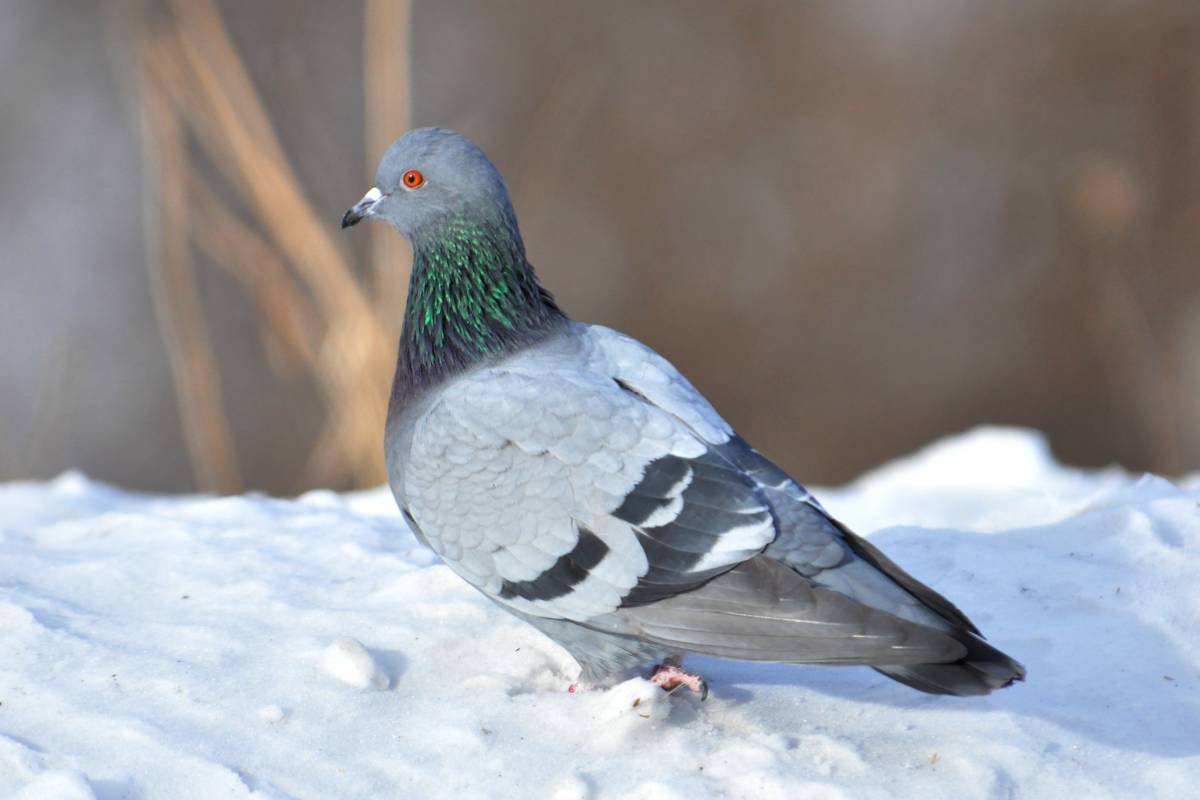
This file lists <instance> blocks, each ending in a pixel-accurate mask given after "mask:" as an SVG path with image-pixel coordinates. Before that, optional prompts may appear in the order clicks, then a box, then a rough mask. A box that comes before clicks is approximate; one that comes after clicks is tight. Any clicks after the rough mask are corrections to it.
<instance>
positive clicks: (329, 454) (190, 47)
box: [143, 0, 408, 487]
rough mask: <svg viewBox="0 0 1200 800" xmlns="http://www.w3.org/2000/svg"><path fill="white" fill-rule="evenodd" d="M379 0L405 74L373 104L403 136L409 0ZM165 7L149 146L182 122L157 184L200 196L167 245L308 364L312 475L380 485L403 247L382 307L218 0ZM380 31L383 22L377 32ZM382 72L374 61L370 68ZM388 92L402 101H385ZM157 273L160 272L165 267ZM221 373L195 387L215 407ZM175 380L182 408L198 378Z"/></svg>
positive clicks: (201, 346)
mask: <svg viewBox="0 0 1200 800" xmlns="http://www.w3.org/2000/svg"><path fill="white" fill-rule="evenodd" d="M371 5H372V6H374V9H373V10H370V9H369V11H368V13H369V15H372V14H373V17H371V18H372V19H374V20H375V24H374V25H368V28H367V31H368V32H367V38H369V39H370V40H371V41H370V42H369V43H368V42H365V43H364V47H365V48H370V49H371V50H372V52H374V53H376V55H377V56H378V57H379V58H380V59H382V60H383V62H384V69H385V70H386V71H388V72H394V73H395V75H394V76H392V77H390V78H386V79H380V80H373V81H372V82H371V83H370V87H369V88H368V92H369V97H368V106H369V107H372V108H374V106H375V105H376V104H382V105H380V107H379V108H378V109H376V110H375V111H373V112H372V113H371V115H370V116H371V119H372V120H373V122H372V126H373V127H375V129H377V130H382V129H383V128H384V127H385V126H389V125H394V126H396V127H392V128H391V132H390V135H394V134H395V131H396V130H397V129H398V128H399V127H403V126H404V124H405V119H406V117H407V95H406V92H405V91H404V89H403V86H401V87H400V88H397V82H399V83H400V84H403V85H406V83H407V72H406V69H405V67H404V63H405V62H404V58H405V54H406V50H407V46H406V41H405V32H406V30H407V15H408V6H407V3H402V4H392V3H387V2H381V3H372V4H371ZM168 6H169V8H170V9H171V12H172V18H173V25H170V26H167V27H165V28H164V29H163V30H161V31H159V32H158V33H157V34H156V35H155V36H154V37H153V38H147V39H146V40H145V41H144V59H145V63H146V64H147V68H146V73H147V75H148V76H150V77H149V81H148V83H150V84H152V85H153V96H152V97H151V93H150V92H147V93H146V96H145V97H144V98H143V102H147V100H146V98H147V97H149V98H150V102H154V103H157V104H158V109H157V111H156V112H155V113H156V115H158V116H161V117H163V118H164V119H166V120H168V121H167V122H163V123H162V124H161V125H159V126H158V127H155V128H153V129H148V134H147V142H148V143H149V142H151V141H153V142H154V143H155V144H156V145H157V146H159V147H161V146H162V145H161V143H160V142H159V139H160V138H161V136H163V135H166V134H165V133H164V131H170V130H174V131H176V132H177V134H178V135H177V139H178V147H179V151H180V153H182V155H183V161H182V162H181V164H182V166H181V167H180V170H179V172H180V174H179V175H176V176H174V177H173V183H172V185H171V186H170V187H167V186H164V185H162V182H160V183H159V184H156V186H155V189H156V190H157V192H158V193H159V196H160V198H161V197H162V196H163V194H164V193H165V192H168V191H170V192H174V193H175V194H176V197H175V200H176V201H177V202H178V203H180V204H187V203H189V202H190V203H191V205H192V208H191V210H190V211H189V212H188V213H181V214H179V216H178V218H172V219H171V220H164V221H167V222H170V224H171V225H172V226H174V227H172V229H171V234H170V235H171V237H173V238H172V239H171V241H172V242H173V243H174V245H175V247H176V250H178V249H179V248H182V250H184V251H186V250H187V245H188V240H187V239H186V238H185V239H183V240H182V244H180V241H181V240H180V230H182V231H184V232H185V235H186V236H187V237H190V241H191V242H192V243H194V244H195V245H196V246H198V247H200V248H201V249H202V250H203V251H204V252H205V253H206V254H207V255H209V256H210V257H211V258H212V259H213V260H214V261H215V262H217V263H218V264H219V265H220V266H221V267H222V268H223V269H226V270H227V271H229V272H230V273H231V274H232V275H233V276H234V277H235V279H237V280H238V281H239V282H240V283H241V284H242V285H243V286H244V287H245V288H246V290H247V292H248V293H249V294H251V295H252V296H253V298H254V299H255V302H256V304H257V305H258V308H259V309H260V313H261V314H262V317H263V330H264V335H265V336H266V338H267V341H268V344H270V343H271V342H272V341H275V342H277V343H278V345H280V346H281V347H277V348H276V349H277V350H280V352H282V353H283V354H285V355H286V358H285V361H286V363H287V364H290V365H296V364H298V365H300V366H301V367H303V368H304V369H306V370H307V371H308V372H309V373H310V374H311V376H312V378H313V380H314V381H315V382H316V384H317V386H318V387H319V388H320V390H321V393H322V396H323V398H324V400H325V404H326V408H327V416H326V422H325V426H324V429H323V430H322V432H321V434H320V436H319V437H318V439H317V442H316V445H315V446H314V448H313V451H312V453H311V454H310V457H309V460H308V463H307V465H306V467H305V470H304V474H303V476H302V481H304V482H305V483H306V484H311V483H320V484H330V483H342V482H344V481H345V479H346V478H347V477H349V478H350V479H351V480H352V482H353V483H354V484H356V485H360V486H361V485H373V484H377V483H378V482H380V481H381V480H382V478H383V476H384V470H383V461H382V452H381V448H380V446H379V440H380V431H381V430H382V427H383V418H384V414H385V411H386V401H387V389H388V379H389V377H390V372H391V367H392V365H393V358H394V355H393V354H394V342H395V336H394V334H393V333H392V332H391V331H392V329H391V320H392V319H393V318H394V317H398V313H397V309H398V308H399V304H400V303H402V292H403V282H404V280H405V277H406V276H405V274H404V272H403V271H396V270H395V262H396V260H398V259H395V254H391V253H379V254H378V255H379V256H380V257H383V258H387V259H389V261H390V263H389V264H388V265H387V266H389V267H391V269H390V270H389V269H384V268H383V267H381V266H378V265H377V268H376V276H377V277H376V280H375V283H376V287H375V289H376V296H377V298H378V302H375V303H372V302H371V301H370V299H369V298H368V295H367V293H366V292H364V290H363V289H362V287H360V286H359V284H358V282H357V281H356V279H355V276H354V272H353V270H352V269H351V267H350V263H349V260H348V259H347V258H346V256H345V254H344V253H343V252H342V250H341V249H340V248H339V247H338V246H337V245H336V244H335V242H334V240H333V239H332V237H331V232H332V231H333V229H334V228H333V226H332V225H331V224H327V221H325V220H322V219H321V218H319V217H318V216H317V214H316V213H315V211H314V210H313V208H312V206H311V204H310V203H309V202H308V200H307V198H306V197H305V195H304V192H303V190H302V188H301V186H300V183H299V180H298V179H297V177H296V174H295V172H294V170H293V169H292V167H291V165H290V163H289V162H288V160H287V158H286V156H285V154H284V153H283V150H282V147H281V146H280V144H279V140H278V138H277V136H276V135H275V132H274V129H273V127H272V126H271V123H270V119H269V118H268V116H267V114H266V111H265V109H264V107H263V104H262V102H261V100H260V98H259V97H258V95H257V93H256V92H255V90H254V87H253V84H252V83H251V81H250V79H249V77H248V75H247V73H246V70H245V68H244V66H243V64H242V62H241V59H240V58H239V56H238V54H237V51H236V50H235V48H234V47H233V44H232V41H231V40H230V38H229V35H228V32H227V31H226V30H225V27H224V25H223V23H222V21H221V18H220V16H219V13H218V12H217V9H216V7H215V6H214V4H213V3H212V2H211V0H168ZM376 26H379V27H383V28H386V30H382V31H376V30H375V28H376ZM378 68H379V65H378V64H376V65H375V66H374V67H373V71H374V70H377V69H378ZM389 92H391V93H394V97H391V96H389V97H386V98H385V95H388V93H389ZM186 133H191V134H192V135H193V136H194V137H195V141H196V142H197V143H198V144H199V145H200V147H201V148H202V149H203V150H204V151H205V153H206V155H207V156H208V157H209V158H210V159H211V161H212V163H214V164H215V165H216V166H217V168H218V171H219V172H220V173H221V174H222V176H223V178H224V179H225V180H227V181H228V183H229V185H230V186H231V187H233V188H234V189H235V191H236V192H237V193H238V195H239V197H240V199H241V200H242V202H244V203H245V205H246V207H247V208H249V209H250V211H251V212H252V217H253V220H254V223H255V224H254V225H251V224H248V223H246V222H244V221H242V219H241V217H240V215H239V214H237V213H233V212H231V211H230V210H229V209H228V208H226V207H225V205H224V204H223V202H222V201H221V200H220V199H219V198H218V196H217V194H216V193H215V192H213V191H212V190H211V189H209V188H208V187H207V186H206V185H205V183H204V179H203V177H202V176H201V175H200V174H199V173H198V172H196V171H195V170H192V169H191V168H190V167H189V165H188V163H187V160H186V149H185V141H186ZM180 208H186V205H180ZM155 224H161V223H159V222H155ZM150 227H151V226H150V225H149V224H148V229H149V228H150ZM260 230H261V233H260ZM173 252H175V251H173ZM184 257H185V258H187V256H186V255H185V256H184ZM401 263H403V262H401ZM159 269H160V271H161V269H162V267H161V266H160V268H159ZM385 275H386V276H387V277H386V278H384V277H382V276H385ZM397 275H398V277H397ZM155 279H156V280H159V281H161V280H163V278H162V276H155ZM397 280H398V281H399V282H400V283H399V285H398V286H397V285H396V281H397ZM309 298H311V301H310V299H309ZM183 303H184V301H182V300H180V299H179V298H178V297H176V296H174V295H171V296H170V297H168V298H167V299H166V300H164V309H163V314H164V315H166V316H168V317H170V316H172V315H176V314H188V311H187V310H186V309H185V308H184V305H183ZM192 305H193V306H195V303H194V293H193V296H192ZM192 311H193V312H194V314H192V315H191V316H189V322H188V324H189V326H192V325H194V323H195V320H196V319H199V320H200V325H201V326H202V325H203V321H202V319H201V318H200V317H199V308H198V307H194V308H193V309H192ZM191 317H195V319H192V318H191ZM384 319H387V320H388V323H385V322H384V321H383V320H384ZM172 324H173V323H172ZM167 327H169V325H165V326H164V335H165V336H174V337H176V338H178V337H179V336H184V337H185V338H188V339H189V341H192V343H193V345H192V346H193V348H194V349H196V350H198V351H203V352H204V353H205V354H207V355H206V356H205V357H203V358H199V359H198V360H197V363H203V362H205V360H206V359H207V361H209V362H212V361H213V359H212V354H211V348H209V347H208V345H207V340H206V338H205V337H198V338H195V339H194V340H193V339H192V338H191V334H190V333H189V332H186V331H184V332H180V331H175V330H174V329H172V331H174V332H173V333H172V332H168V331H167V330H166V328H167ZM189 330H191V328H189ZM268 352H270V348H268ZM211 373H212V374H211V375H210V376H208V377H207V378H205V380H208V384H207V386H206V388H205V389H204V390H203V391H202V393H201V394H200V395H199V396H200V397H202V398H210V399H211V398H212V397H213V396H214V392H216V395H215V396H216V398H217V400H218V402H219V391H218V390H217V389H215V388H214V387H218V386H219V382H218V381H217V379H216V372H215V362H214V366H213V369H212V370H211ZM176 388H177V391H178V393H179V394H180V398H181V399H180V402H181V404H184V403H192V402H194V401H192V400H191V399H190V398H191V397H192V396H193V394H194V393H195V392H196V390H197V387H196V386H195V385H194V380H192V381H191V382H186V383H185V381H184V380H183V379H182V378H181V377H178V376H177V378H176ZM217 407H218V408H219V405H218V406H217ZM189 447H192V439H191V438H189ZM193 457H194V458H195V459H197V460H198V461H203V462H205V466H204V468H203V470H201V469H197V475H198V478H200V476H201V472H203V474H204V475H205V476H206V477H204V478H200V479H201V482H202V483H203V484H204V485H205V486H206V487H213V486H214V485H213V484H212V483H211V482H210V481H209V480H208V477H207V476H209V473H210V472H211V471H212V468H211V465H210V464H209V455H208V454H207V451H204V450H203V449H199V450H197V449H193Z"/></svg>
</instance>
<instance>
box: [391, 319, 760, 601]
mask: <svg viewBox="0 0 1200 800" xmlns="http://www.w3.org/2000/svg"><path fill="white" fill-rule="evenodd" d="M731 433H732V432H731V431H730V429H729V427H728V425H726V424H725V422H724V421H723V420H721V418H720V417H719V416H718V415H717V414H716V412H715V411H714V410H713V409H712V407H711V406H710V405H709V404H708V403H707V402H706V401H705V400H704V399H703V398H702V397H701V396H700V395H699V393H698V392H696V390H695V389H694V388H692V386H691V385H690V384H689V383H688V382H687V381H686V380H685V379H684V378H682V376H680V375H679V373H678V372H676V371H675V369H674V368H673V367H671V366H670V364H668V363H667V362H666V361H665V360H664V359H662V358H661V357H660V356H658V355H656V354H655V353H653V351H651V350H649V349H648V348H646V347H645V346H644V345H642V344H640V343H638V342H636V341H634V340H632V339H630V338H628V337H625V336H623V335H621V334H618V333H615V332H613V331H611V330H608V329H606V328H602V327H598V326H583V325H572V326H570V327H569V328H567V329H566V330H565V331H564V332H563V333H562V334H560V335H557V336H555V337H552V338H551V339H549V340H547V341H546V342H543V343H542V344H539V345H537V346H534V347H531V348H529V349H527V350H523V351H521V352H519V353H516V354H514V355H511V356H509V357H507V358H504V359H502V360H500V361H498V362H495V363H493V364H490V365H487V366H482V367H480V368H478V369H475V370H473V371H470V372H467V373H464V374H462V375H461V376H459V377H457V378H455V379H453V380H451V381H449V382H448V383H446V384H445V385H444V386H443V387H442V388H441V389H440V394H439V396H438V397H437V399H436V400H434V401H433V402H432V403H431V404H430V405H429V406H428V410H427V411H425V413H423V414H422V415H421V416H420V418H419V419H417V420H416V421H415V425H414V428H413V431H412V440H411V446H410V451H409V456H408V459H407V465H406V469H405V471H404V486H403V492H402V494H403V496H404V502H405V504H406V512H407V513H408V514H409V515H410V517H411V518H412V519H413V520H414V522H415V523H416V525H417V526H419V528H420V530H421V533H422V534H423V536H424V537H425V538H426V539H427V540H428V542H429V544H430V546H431V547H433V549H434V550H436V551H437V552H438V553H439V555H441V556H442V558H443V559H444V560H445V561H446V563H447V564H449V565H450V566H451V568H452V569H454V570H455V571H456V572H457V573H458V574H460V575H461V576H462V577H464V578H465V579H466V580H467V581H469V582H470V583H472V584H473V585H475V586H476V587H478V588H479V589H481V590H482V591H484V592H485V593H487V594H488V595H490V596H492V597H493V598H495V599H497V600H499V601H500V602H502V603H505V604H507V605H509V606H511V607H512V608H514V609H516V610H518V611H522V612H525V613H527V614H532V615H534V616H541V617H551V618H562V619H570V620H574V621H579V622H582V621H586V620H588V619H591V618H594V617H597V616H600V615H603V614H606V613H609V612H612V611H615V610H616V609H618V608H621V607H623V606H625V607H628V606H633V605H640V604H644V603H649V602H653V601H655V600H660V599H663V598H666V597H670V596H673V595H674V594H677V593H679V592H682V591H687V590H689V589H692V588H695V587H696V586H699V585H701V584H703V583H704V582H706V581H708V580H710V579H711V578H712V577H714V576H716V575H719V574H721V573H722V572H725V571H727V570H729V569H731V568H732V567H733V566H735V565H737V564H738V563H740V562H742V561H744V560H746V559H747V558H750V557H752V556H753V555H754V554H755V553H757V552H759V551H761V550H762V549H763V548H764V547H765V546H766V545H767V544H769V543H770V542H771V541H772V540H773V539H774V536H775V527H774V522H773V519H772V516H771V512H770V510H769V508H768V505H767V502H766V500H765V499H764V498H763V497H762V495H761V493H760V491H759V489H758V487H757V486H756V485H755V483H754V482H753V481H751V480H750V479H748V478H747V477H746V476H745V475H743V474H742V473H741V472H740V471H739V470H738V469H736V468H734V467H732V466H731V465H729V464H728V463H726V462H725V461H724V460H723V459H722V458H721V457H719V456H718V455H717V453H716V450H715V448H718V447H719V446H720V445H721V444H723V443H724V442H726V441H728V440H729V438H730V436H731Z"/></svg>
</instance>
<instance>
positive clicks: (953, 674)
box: [875, 631, 1025, 697]
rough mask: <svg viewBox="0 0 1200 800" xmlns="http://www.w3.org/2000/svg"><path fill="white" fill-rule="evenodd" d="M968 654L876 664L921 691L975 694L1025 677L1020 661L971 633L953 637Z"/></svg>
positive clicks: (981, 693) (983, 693)
mask: <svg viewBox="0 0 1200 800" xmlns="http://www.w3.org/2000/svg"><path fill="white" fill-rule="evenodd" d="M956 638H957V639H958V640H959V641H960V642H962V643H963V644H964V645H966V648H967V654H966V655H965V656H963V657H962V658H960V659H959V660H958V661H951V662H948V663H944V664H897V665H889V666H879V667H875V669H876V670H877V671H878V672H881V673H883V674H884V675H886V676H887V677H889V678H891V679H892V680H894V681H899V682H900V683H903V684H904V685H905V686H909V687H911V688H913V689H916V690H918V691H921V692H928V693H929V694H949V695H956V696H958V697H977V696H980V695H985V694H989V693H990V692H992V691H993V690H995V689H1003V688H1005V687H1008V686H1011V685H1012V684H1013V682H1014V681H1023V680H1025V667H1024V666H1022V665H1021V663H1020V662H1018V661H1016V660H1015V659H1013V658H1010V657H1009V656H1008V655H1006V654H1004V653H1002V652H1001V651H1000V650H997V649H996V648H995V647H992V646H991V645H990V644H988V643H987V642H985V641H983V639H981V638H979V637H977V636H975V635H974V634H971V633H967V632H965V631H964V632H963V633H962V634H961V635H959V636H957V637H956Z"/></svg>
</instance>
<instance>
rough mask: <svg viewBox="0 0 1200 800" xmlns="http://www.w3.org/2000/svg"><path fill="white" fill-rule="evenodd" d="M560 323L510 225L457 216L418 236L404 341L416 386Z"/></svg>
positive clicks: (407, 365) (407, 364)
mask: <svg viewBox="0 0 1200 800" xmlns="http://www.w3.org/2000/svg"><path fill="white" fill-rule="evenodd" d="M562 319H563V316H562V312H560V311H559V310H558V307H557V306H556V305H555V304H554V300H553V299H552V298H551V296H550V295H549V294H548V293H547V292H546V291H545V290H543V289H542V287H541V286H540V285H539V284H538V281H537V277H536V276H535V275H534V272H533V268H532V267H531V266H530V264H529V262H528V261H527V260H526V259H525V248H524V245H523V244H522V242H521V237H520V235H519V234H518V233H517V232H516V231H515V229H514V227H513V226H512V225H509V224H506V222H504V221H500V222H496V223H488V222H481V221H478V220H469V219H461V218H456V219H451V220H448V221H446V222H443V223H442V224H441V225H439V226H438V228H437V229H436V230H434V231H431V232H429V233H427V234H425V235H422V236H418V237H414V238H413V269H412V276H411V278H410V280H409V290H408V305H407V308H406V309H405V313H404V330H403V333H402V334H401V342H400V348H401V353H400V355H401V361H402V363H401V365H400V367H401V369H404V370H406V371H407V372H408V375H407V377H408V379H409V381H410V382H412V383H416V384H428V383H431V382H434V381H436V380H438V379H439V378H443V377H446V376H448V375H450V374H453V373H455V372H458V371H461V370H463V369H466V368H467V367H470V366H471V365H473V364H475V363H477V362H479V361H480V360H482V359H486V358H490V357H495V356H497V355H501V354H503V353H506V352H511V351H513V350H515V349H518V348H519V347H522V346H526V345H528V344H532V343H533V342H535V341H537V340H539V339H541V338H542V337H543V336H544V335H545V334H546V332H547V331H548V330H549V329H551V328H552V327H553V326H554V325H555V323H556V322H558V321H561V320H562Z"/></svg>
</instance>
